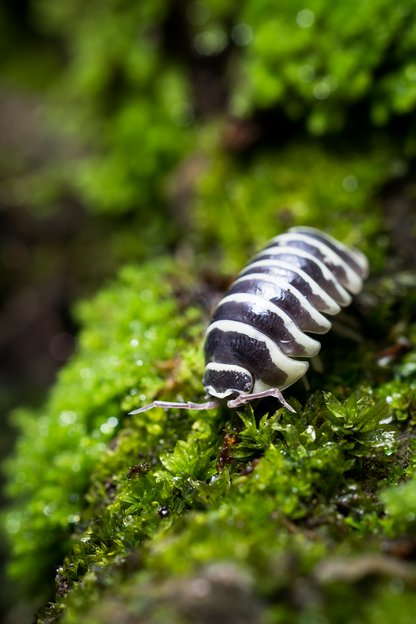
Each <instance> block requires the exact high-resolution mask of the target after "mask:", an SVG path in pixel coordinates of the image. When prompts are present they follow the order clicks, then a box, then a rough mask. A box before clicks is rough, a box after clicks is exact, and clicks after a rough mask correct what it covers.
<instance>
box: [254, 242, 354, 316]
mask: <svg viewBox="0 0 416 624" xmlns="http://www.w3.org/2000/svg"><path fill="white" fill-rule="evenodd" d="M268 254H272V255H275V254H276V255H279V254H291V255H295V256H299V257H300V258H304V259H305V260H311V261H312V262H315V263H316V264H317V265H318V267H319V268H320V269H321V271H322V275H323V277H324V279H326V280H327V281H328V282H331V283H332V284H333V286H334V287H335V290H336V291H337V293H338V294H339V296H340V298H341V303H340V305H342V306H347V305H349V304H350V303H351V301H352V299H351V295H350V294H349V293H347V291H346V290H345V288H344V287H343V286H341V284H340V283H339V282H338V280H337V279H336V277H335V275H334V274H333V273H332V271H330V270H329V269H328V267H327V266H325V264H324V263H323V262H322V261H321V260H319V259H318V258H316V257H315V256H313V255H312V254H310V253H308V252H307V251H303V249H298V248H295V247H279V246H277V247H269V248H268V249H263V250H262V251H260V252H259V253H258V254H256V255H255V256H254V258H261V257H262V256H265V255H268ZM304 274H305V275H308V274H307V273H305V272H304ZM308 277H309V280H310V281H313V282H315V280H313V279H312V278H311V277H310V276H308ZM315 283H317V282H315ZM329 314H330V313H329Z"/></svg>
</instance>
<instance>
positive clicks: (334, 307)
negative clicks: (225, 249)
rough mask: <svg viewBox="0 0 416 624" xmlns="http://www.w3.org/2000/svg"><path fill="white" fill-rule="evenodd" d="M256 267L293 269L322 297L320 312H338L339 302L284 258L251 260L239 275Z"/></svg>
mask: <svg viewBox="0 0 416 624" xmlns="http://www.w3.org/2000/svg"><path fill="white" fill-rule="evenodd" d="M276 249H282V248H281V247H279V248H278V247H276ZM292 249H293V248H292ZM255 257H256V256H255ZM257 267H277V268H280V269H286V270H287V271H293V273H296V274H297V275H299V277H302V278H303V279H304V280H305V282H306V283H307V284H309V286H310V288H311V290H312V293H313V294H314V295H316V296H317V297H320V298H321V299H322V301H323V302H324V305H325V306H326V307H325V308H322V309H320V311H321V312H325V313H326V314H332V315H333V314H338V313H339V312H340V311H341V308H340V306H339V304H338V303H337V302H336V301H335V300H334V299H333V298H332V297H331V296H330V295H328V293H327V292H326V290H324V289H323V288H322V286H320V285H319V284H318V283H317V282H315V280H314V279H312V278H311V276H310V275H308V274H307V273H305V271H302V269H298V268H297V267H295V266H293V265H292V264H290V262H284V260H273V259H272V258H267V259H266V260H258V261H257V262H253V263H252V264H248V265H247V266H246V267H244V269H243V270H242V271H241V273H240V275H244V274H245V273H246V271H249V270H250V269H252V268H257ZM264 275H267V273H264ZM280 278H281V279H282V280H285V283H286V286H290V289H292V288H293V286H292V284H291V283H290V281H289V279H288V278H286V277H284V276H283V275H282V276H279V277H278V278H277V279H280ZM286 289H287V288H286ZM304 296H305V295H304ZM305 299H306V296H305ZM317 309H318V308H317Z"/></svg>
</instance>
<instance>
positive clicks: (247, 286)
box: [228, 276, 331, 334]
mask: <svg viewBox="0 0 416 624" xmlns="http://www.w3.org/2000/svg"><path fill="white" fill-rule="evenodd" d="M234 293H251V294H253V295H257V296H259V297H262V298H263V299H267V301H271V302H272V303H274V304H275V305H277V306H278V307H279V308H281V309H282V310H284V311H285V312H286V314H287V315H288V316H290V318H291V319H292V320H293V321H294V322H295V323H296V325H297V326H298V327H299V329H301V330H302V331H308V332H312V333H316V334H325V333H326V332H327V331H328V330H329V329H330V327H331V325H330V323H328V321H327V320H326V319H325V317H323V316H321V315H319V316H320V317H321V319H322V321H321V322H319V321H318V320H315V319H314V318H313V317H312V315H311V314H310V312H309V310H308V309H307V308H306V307H305V306H303V305H302V301H301V300H300V299H299V298H298V297H296V295H295V294H293V293H292V292H291V291H290V287H288V288H284V287H283V286H278V285H277V284H275V283H274V282H272V281H270V280H268V279H267V276H264V279H262V278H261V276H257V277H255V278H254V277H252V276H247V278H246V277H245V276H243V278H240V279H239V280H238V281H237V282H235V283H234V284H232V285H231V287H230V289H229V291H228V294H229V295H231V294H234Z"/></svg>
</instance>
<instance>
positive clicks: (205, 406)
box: [129, 401, 221, 414]
mask: <svg viewBox="0 0 416 624" xmlns="http://www.w3.org/2000/svg"><path fill="white" fill-rule="evenodd" d="M220 405H221V403H220V402H219V401H207V403H192V401H188V403H171V402H170V401H153V403H149V405H145V406H144V407H140V408H139V409H137V410H134V411H133V412H129V414H140V413H141V412H147V410H150V409H152V408H153V407H172V408H175V409H189V410H210V409H214V408H215V407H219V406H220Z"/></svg>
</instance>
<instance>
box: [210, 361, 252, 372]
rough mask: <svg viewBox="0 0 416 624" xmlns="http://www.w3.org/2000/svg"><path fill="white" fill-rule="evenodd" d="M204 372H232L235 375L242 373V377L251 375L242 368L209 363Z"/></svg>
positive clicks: (234, 365) (233, 365)
mask: <svg viewBox="0 0 416 624" xmlns="http://www.w3.org/2000/svg"><path fill="white" fill-rule="evenodd" d="M205 369H206V370H213V371H234V372H235V373H243V374H244V375H251V373H250V371H248V370H247V369H246V368H244V367H243V366H237V365H236V364H219V363H218V362H210V363H209V364H207V365H206V367H205Z"/></svg>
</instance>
